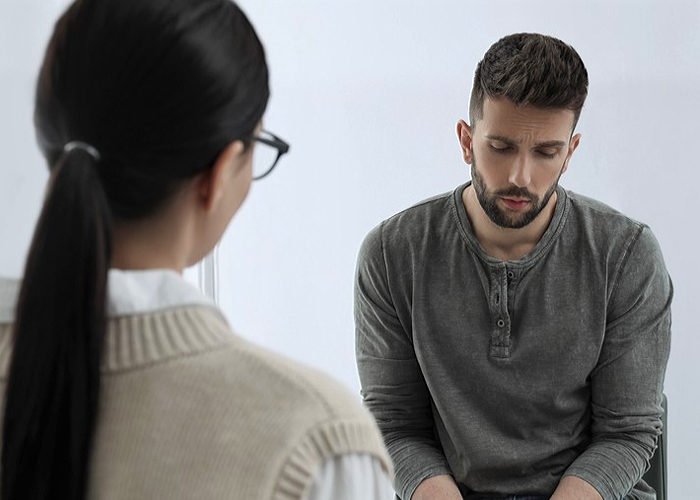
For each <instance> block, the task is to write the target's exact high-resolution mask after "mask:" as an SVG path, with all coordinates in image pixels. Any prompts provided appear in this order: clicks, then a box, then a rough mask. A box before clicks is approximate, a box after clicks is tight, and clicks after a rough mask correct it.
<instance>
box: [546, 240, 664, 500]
mask: <svg viewBox="0 0 700 500" xmlns="http://www.w3.org/2000/svg"><path fill="white" fill-rule="evenodd" d="M612 279H613V280H614V281H613V285H612V286H613V288H612V292H611V295H610V297H609V300H608V317H607V324H606V331H605V339H604V341H603V346H602V348H601V352H600V356H599V358H598V363H597V365H596V367H595V369H594V370H593V372H592V373H591V414H592V424H591V432H592V441H591V444H590V445H589V447H588V448H587V449H586V450H585V451H584V452H583V453H582V454H581V455H580V456H579V457H578V458H577V459H576V460H575V461H574V462H573V463H572V464H571V466H570V467H569V468H568V469H567V471H566V472H565V474H564V479H567V477H570V476H574V477H578V478H580V479H582V480H584V481H585V482H587V483H588V484H590V485H591V486H593V487H594V488H595V490H596V491H597V492H598V493H599V494H600V496H601V497H602V498H603V500H617V499H620V498H623V497H624V496H625V495H626V494H627V493H628V492H629V491H630V490H631V489H632V488H633V487H634V485H635V484H637V482H639V480H640V479H641V477H642V475H643V474H644V472H645V471H646V470H647V469H648V468H649V460H650V459H651V457H652V455H653V453H654V450H655V448H656V440H657V437H658V435H659V434H660V433H661V412H662V408H661V398H662V390H663V381H664V374H665V371H666V363H667V361H668V355H669V349H670V327H671V298H672V296H673V287H672V284H671V280H670V278H669V276H668V273H667V271H666V267H665V265H664V262H663V257H662V255H661V250H660V248H659V246H658V243H657V242H656V239H655V238H654V236H653V234H652V233H651V230H650V229H649V228H647V227H642V228H640V231H639V233H638V234H637V237H636V239H635V240H633V241H632V242H631V243H630V245H629V248H628V249H627V252H626V254H625V257H623V260H622V263H621V264H620V266H619V271H618V272H616V273H615V276H614V277H613V278H612ZM562 481H563V480H562ZM562 488H564V487H563V486H562ZM553 498H556V499H557V500H558V499H559V498H561V499H562V500H564V499H566V500H569V499H576V500H577V499H578V498H579V497H576V496H574V495H567V496H562V495H560V496H557V497H553ZM584 498H586V497H584Z"/></svg>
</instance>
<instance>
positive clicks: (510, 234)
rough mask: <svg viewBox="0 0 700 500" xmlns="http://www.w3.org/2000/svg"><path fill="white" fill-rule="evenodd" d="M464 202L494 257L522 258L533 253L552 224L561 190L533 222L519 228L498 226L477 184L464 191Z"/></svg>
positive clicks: (468, 213) (484, 242)
mask: <svg viewBox="0 0 700 500" xmlns="http://www.w3.org/2000/svg"><path fill="white" fill-rule="evenodd" d="M462 202H463V203H464V207H465V209H466V211H467V217H468V218H469V222H470V223H471V226H472V230H473V231H474V236H476V239H477V240H478V241H479V243H480V244H481V246H482V247H483V249H484V251H485V252H486V254H487V255H489V256H490V257H493V258H494V259H499V260H504V261H506V260H518V259H520V258H521V257H523V256H524V255H526V254H528V253H530V252H531V251H532V250H533V249H534V248H535V246H536V245H537V243H538V242H539V241H540V239H541V238H542V235H543V234H544V233H545V231H546V230H547V228H548V227H549V223H550V222H551V220H552V217H553V216H554V209H555V208H556V206H557V193H556V191H555V192H554V193H553V194H552V197H551V198H550V199H549V202H548V203H547V205H546V206H545V207H544V208H543V209H542V211H541V212H540V213H539V215H538V216H537V218H535V220H533V221H532V222H531V223H530V224H528V225H527V226H525V227H523V228H519V229H509V228H503V227H500V226H497V225H496V224H494V223H493V221H491V219H489V217H488V215H486V212H484V209H483V208H482V207H481V204H480V203H479V200H478V198H477V197H476V191H474V186H472V185H469V186H468V187H467V188H466V189H465V190H464V191H463V192H462Z"/></svg>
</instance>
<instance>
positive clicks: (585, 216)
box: [567, 190, 648, 237]
mask: <svg viewBox="0 0 700 500" xmlns="http://www.w3.org/2000/svg"><path fill="white" fill-rule="evenodd" d="M567 196H568V198H569V200H570V201H571V210H572V212H573V215H574V218H575V220H576V222H577V223H578V224H580V225H582V226H586V227H587V228H588V230H589V231H592V232H593V233H601V235H605V236H606V237H611V236H623V237H624V236H628V237H629V236H632V235H637V234H639V233H640V232H641V231H642V230H643V229H644V228H646V227H648V226H647V225H646V224H644V223H643V222H640V221H638V220H636V219H633V218H632V217H630V216H628V215H626V214H624V213H622V212H621V211H619V210H618V209H616V208H613V207H611V206H610V205H608V204H606V203H603V202H602V201H599V200H596V199H594V198H591V197H589V196H585V195H582V194H579V193H575V192H573V191H568V190H567Z"/></svg>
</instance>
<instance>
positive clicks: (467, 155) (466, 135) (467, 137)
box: [457, 120, 474, 165]
mask: <svg viewBox="0 0 700 500" xmlns="http://www.w3.org/2000/svg"><path fill="white" fill-rule="evenodd" d="M457 139H458V140H459V147H460V148H461V149H462V158H463V159H464V163H467V164H469V165H471V164H472V161H474V154H473V153H472V147H473V136H472V128H471V127H470V126H469V125H468V124H467V122H465V121H464V120H459V121H458V122H457Z"/></svg>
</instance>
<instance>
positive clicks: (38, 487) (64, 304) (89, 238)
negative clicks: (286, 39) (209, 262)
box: [0, 0, 269, 500]
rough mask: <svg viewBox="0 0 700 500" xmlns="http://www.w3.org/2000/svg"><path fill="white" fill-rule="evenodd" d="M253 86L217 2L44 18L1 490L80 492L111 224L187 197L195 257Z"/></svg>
mask: <svg viewBox="0 0 700 500" xmlns="http://www.w3.org/2000/svg"><path fill="white" fill-rule="evenodd" d="M268 96H269V89H268V72H267V65H266V62H265V56H264V52H263V48H262V45H261V43H260V41H259V40H258V38H257V36H256V34H255V32H254V30H253V28H252V26H251V25H250V23H249V22H248V20H247V18H246V17H245V15H244V14H243V13H242V12H241V10H240V9H239V8H238V7H237V6H236V5H235V4H234V3H232V2H231V1H230V0H77V1H76V2H74V3H73V4H72V5H71V6H70V7H69V8H68V10H67V11H66V12H65V13H64V14H63V15H62V16H61V18H60V19H59V20H58V22H57V23H56V26H55V30H54V33H53V36H52V37H51V40H50V42H49V45H48V48H47V51H46V55H45V58H44V62H43V65H42V67H41V70H40V73H39V79H38V84H37V92H36V109H35V117H34V118H35V125H36V132H37V139H38V142H39V145H40V147H41V149H42V151H43V153H44V155H45V157H46V159H47V161H48V164H49V168H50V170H51V177H50V181H49V187H48V190H47V194H46V198H45V201H44V207H43V209H42V212H41V215H40V218H39V221H38V223H37V227H36V229H35V233H34V238H33V241H32V244H31V247H30V251H29V254H28V257H27V262H26V267H25V272H24V280H23V283H22V288H21V291H20V299H19V302H18V306H17V314H16V322H15V331H14V333H15V335H14V347H13V354H12V361H11V365H10V372H9V383H8V386H7V391H6V402H5V415H4V423H3V447H2V463H1V466H0V470H1V475H2V476H1V477H0V488H1V491H0V496H1V497H2V499H3V500H10V499H16V498H31V499H39V498H49V497H52V498H55V497H61V498H67V499H78V498H84V496H85V485H86V481H87V470H88V468H87V463H88V458H89V454H90V449H91V440H92V435H93V431H94V424H95V415H96V410H97V401H98V396H99V365H100V356H101V354H100V353H101V350H102V336H103V333H104V328H105V297H106V284H107V270H108V268H109V266H110V262H111V257H112V240H113V233H114V231H113V228H116V227H119V226H122V225H127V226H128V225H130V224H138V223H139V221H143V220H147V219H149V218H154V217H155V218H157V217H158V216H159V214H161V213H164V212H167V211H168V210H174V209H176V207H177V204H178V201H183V200H186V199H189V200H190V201H194V202H201V204H202V206H203V211H204V212H207V211H209V214H210V215H211V216H206V217H204V218H203V219H202V220H203V221H205V222H206V223H207V224H209V226H210V227H208V229H207V231H206V237H205V238H203V240H202V241H201V242H200V243H199V244H198V246H197V247H196V248H194V249H192V254H191V255H189V256H188V258H190V259H196V258H197V257H201V256H203V254H205V253H206V252H207V251H208V250H210V249H211V247H212V246H213V245H214V244H215V243H216V240H217V239H218V238H219V236H220V235H221V233H222V232H223V230H224V229H225V227H226V224H227V223H228V221H229V219H230V218H231V216H232V215H233V213H234V212H235V211H236V209H237V208H238V206H239V205H240V203H241V202H242V200H243V198H244V197H245V194H246V193H247V191H248V187H249V184H250V177H251V158H250V154H251V148H250V146H251V144H252V142H251V141H252V136H253V134H254V132H256V127H258V126H259V123H260V122H261V119H262V115H263V112H264V110H265V107H266V105H267V100H268ZM74 141H80V142H83V143H85V144H88V145H90V146H91V147H93V148H95V150H96V151H97V152H98V154H99V159H98V157H97V155H94V154H91V151H90V150H89V149H88V148H86V147H77V148H73V149H70V148H68V149H69V150H66V148H65V146H66V144H68V143H71V142H74ZM183 193H185V194H183ZM187 197H189V198H187ZM173 207H175V208H173ZM212 211H216V213H214V214H213V215H212ZM197 222H201V221H197ZM115 234H116V233H115Z"/></svg>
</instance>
